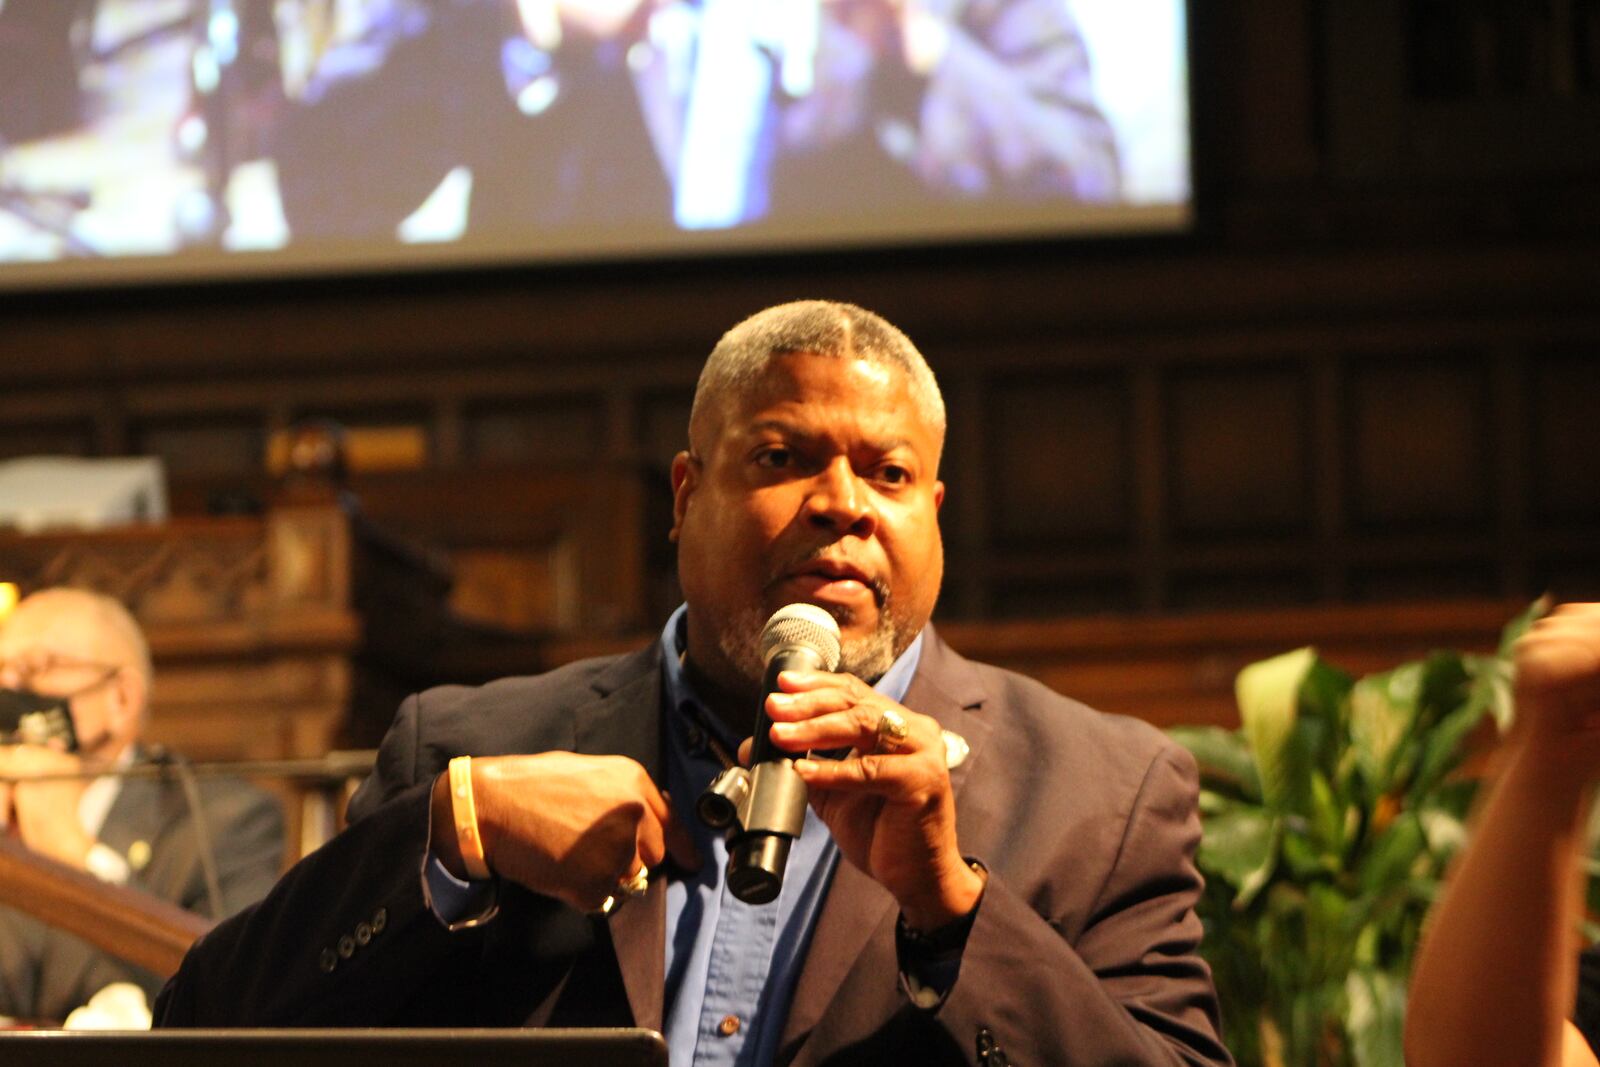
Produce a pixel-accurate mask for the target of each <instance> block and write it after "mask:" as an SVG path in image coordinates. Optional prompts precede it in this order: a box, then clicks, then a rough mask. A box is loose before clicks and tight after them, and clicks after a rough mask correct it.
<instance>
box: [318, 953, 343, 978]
mask: <svg viewBox="0 0 1600 1067" xmlns="http://www.w3.org/2000/svg"><path fill="white" fill-rule="evenodd" d="M317 966H318V967H320V968H322V973H323V974H332V973H333V969H334V968H335V967H337V966H339V957H338V956H337V955H335V954H334V951H333V949H331V948H325V949H323V950H322V955H320V956H318V957H317Z"/></svg>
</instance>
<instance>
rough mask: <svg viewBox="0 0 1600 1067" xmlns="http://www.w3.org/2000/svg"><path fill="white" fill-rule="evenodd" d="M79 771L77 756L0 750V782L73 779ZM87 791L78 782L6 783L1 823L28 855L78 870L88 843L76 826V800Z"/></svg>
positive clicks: (27, 748)
mask: <svg viewBox="0 0 1600 1067" xmlns="http://www.w3.org/2000/svg"><path fill="white" fill-rule="evenodd" d="M81 769H82V763H81V761H80V760H79V759H78V757H77V756H73V755H69V754H68V753H65V752H58V751H57V750H55V749H53V748H45V747H42V746H40V745H0V778H18V779H26V778H33V777H36V776H40V775H52V774H77V773H78V772H79V771H80V770H81ZM87 787H88V781H87V780H86V779H83V778H58V779H53V780H49V781H42V782H29V781H18V782H14V783H7V784H6V786H5V787H4V789H5V792H6V793H9V798H6V797H4V796H3V795H0V800H4V801H5V802H6V806H7V816H8V819H7V820H6V824H7V825H9V826H10V827H11V828H12V829H13V830H14V832H16V833H17V834H18V835H20V836H21V838H22V843H23V844H24V845H27V846H28V848H30V849H32V850H33V851H34V852H37V853H39V854H40V855H43V856H48V857H49V858H51V859H53V860H56V861H57V862H59V863H65V864H67V865H68V866H71V867H76V868H78V869H79V870H83V869H84V864H85V863H86V861H87V857H88V855H89V849H90V847H91V846H93V844H94V841H93V839H91V838H90V837H89V835H88V834H86V833H85V832H84V830H83V824H81V823H80V822H79V821H78V801H79V800H80V799H82V797H83V791H84V789H85V788H87Z"/></svg>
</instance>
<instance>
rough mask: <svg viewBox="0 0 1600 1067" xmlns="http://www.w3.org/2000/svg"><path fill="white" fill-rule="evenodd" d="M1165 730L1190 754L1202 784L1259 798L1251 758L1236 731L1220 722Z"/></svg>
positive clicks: (1254, 765)
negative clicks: (1214, 724)
mask: <svg viewBox="0 0 1600 1067" xmlns="http://www.w3.org/2000/svg"><path fill="white" fill-rule="evenodd" d="M1167 734H1168V736H1170V737H1171V738H1172V739H1173V740H1174V741H1176V742H1178V744H1180V745H1182V746H1183V747H1184V748H1186V749H1188V750H1189V754H1190V755H1192V756H1194V760H1195V762H1196V763H1198V764H1199V765H1200V782H1201V784H1202V785H1204V786H1206V787H1208V788H1210V789H1213V790H1218V791H1221V792H1224V793H1231V794H1233V795H1234V796H1235V797H1237V798H1239V799H1241V800H1253V801H1258V802H1259V801H1260V800H1261V776H1260V774H1259V773H1258V772H1257V770H1256V762H1255V758H1254V757H1253V756H1252V755H1251V754H1250V746H1249V745H1248V744H1247V743H1246V742H1245V739H1244V737H1243V736H1241V735H1240V734H1239V733H1238V732H1237V731H1235V730H1224V729H1222V728H1221V727H1220V726H1174V727H1173V728H1172V729H1170V730H1168V731H1167Z"/></svg>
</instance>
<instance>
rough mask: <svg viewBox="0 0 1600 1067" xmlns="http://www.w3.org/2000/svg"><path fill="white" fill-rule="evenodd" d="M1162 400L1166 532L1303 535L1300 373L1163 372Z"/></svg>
mask: <svg viewBox="0 0 1600 1067" xmlns="http://www.w3.org/2000/svg"><path fill="white" fill-rule="evenodd" d="M1169 394H1170V399H1169V401H1168V413H1169V414H1168V418H1169V425H1168V431H1167V432H1168V447H1169V449H1170V450H1171V454H1172V459H1171V466H1170V468H1169V476H1170V477H1171V479H1172V485H1171V487H1170V490H1169V491H1170V493H1171V497H1172V507H1171V518H1172V523H1173V527H1174V529H1175V530H1176V531H1178V532H1179V533H1180V534H1186V535H1197V536H1219V535H1227V534H1240V533H1256V534H1260V533H1272V532H1281V531H1295V532H1303V531H1305V530H1307V529H1309V527H1310V525H1311V465H1310V449H1311V442H1310V440H1309V432H1310V429H1311V420H1310V418H1309V417H1308V411H1307V407H1308V390H1307V386H1306V380H1305V374H1304V372H1303V371H1302V370H1301V369H1300V368H1297V367H1283V366H1270V365H1269V366H1266V367H1230V368H1227V369H1225V370H1209V369H1199V368H1183V369H1181V370H1180V371H1178V372H1176V373H1174V374H1173V375H1172V380H1171V384H1170V387H1169Z"/></svg>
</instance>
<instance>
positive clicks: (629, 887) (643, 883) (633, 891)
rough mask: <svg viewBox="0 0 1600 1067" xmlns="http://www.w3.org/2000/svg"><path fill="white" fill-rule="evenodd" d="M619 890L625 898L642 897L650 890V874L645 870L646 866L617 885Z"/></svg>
mask: <svg viewBox="0 0 1600 1067" xmlns="http://www.w3.org/2000/svg"><path fill="white" fill-rule="evenodd" d="M617 889H618V890H620V891H621V893H622V895H623V896H625V897H642V896H644V895H645V893H646V892H647V891H648V890H649V889H650V872H649V871H647V870H645V867H644V864H642V863H641V864H640V865H639V869H638V870H637V871H634V872H633V874H632V875H630V876H628V877H627V878H624V879H623V880H622V881H620V882H618V883H617Z"/></svg>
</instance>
